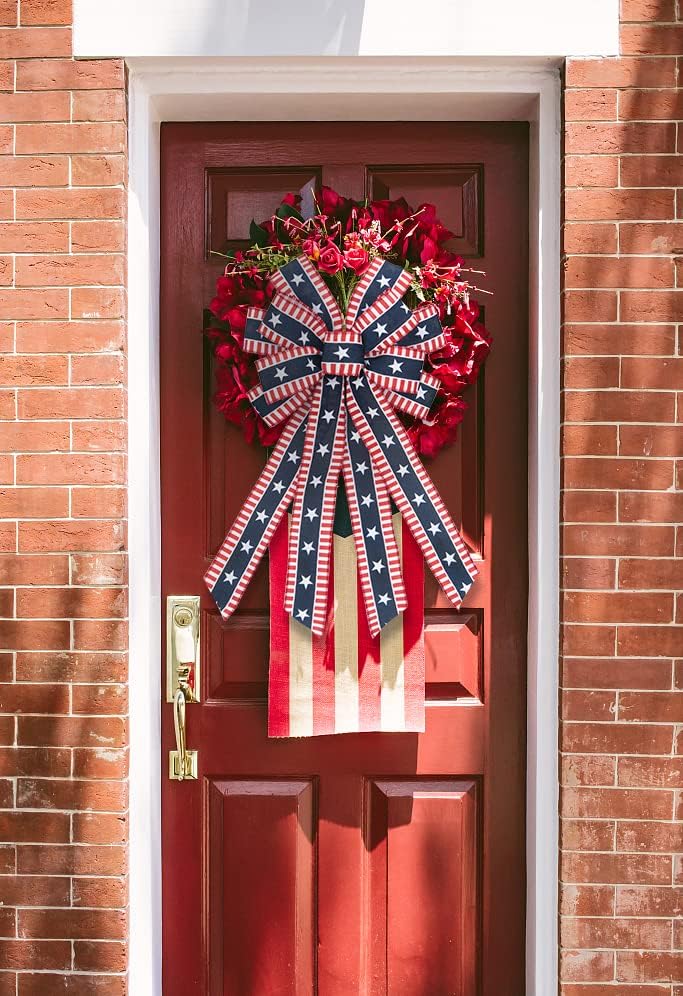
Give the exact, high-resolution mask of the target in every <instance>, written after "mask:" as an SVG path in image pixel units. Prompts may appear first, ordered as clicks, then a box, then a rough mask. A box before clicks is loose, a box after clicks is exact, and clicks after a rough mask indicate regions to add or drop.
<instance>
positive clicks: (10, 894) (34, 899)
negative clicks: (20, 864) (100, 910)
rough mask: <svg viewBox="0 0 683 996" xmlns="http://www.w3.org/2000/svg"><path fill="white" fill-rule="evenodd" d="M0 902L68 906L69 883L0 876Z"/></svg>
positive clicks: (50, 878)
mask: <svg viewBox="0 0 683 996" xmlns="http://www.w3.org/2000/svg"><path fill="white" fill-rule="evenodd" d="M0 902H1V903H2V904H3V905H4V906H70V905H71V882H70V880H69V879H68V878H58V877H57V876H55V875H0ZM0 960H1V956H0Z"/></svg>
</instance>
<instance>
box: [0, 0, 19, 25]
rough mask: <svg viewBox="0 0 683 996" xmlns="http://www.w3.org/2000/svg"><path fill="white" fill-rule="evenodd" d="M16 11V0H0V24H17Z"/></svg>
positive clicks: (17, 6)
mask: <svg viewBox="0 0 683 996" xmlns="http://www.w3.org/2000/svg"><path fill="white" fill-rule="evenodd" d="M18 13H19V4H18V0H0V24H4V25H8V26H13V25H15V24H17V20H18V18H17V15H18Z"/></svg>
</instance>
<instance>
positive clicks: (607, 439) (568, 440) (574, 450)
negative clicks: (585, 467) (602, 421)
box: [562, 423, 617, 456]
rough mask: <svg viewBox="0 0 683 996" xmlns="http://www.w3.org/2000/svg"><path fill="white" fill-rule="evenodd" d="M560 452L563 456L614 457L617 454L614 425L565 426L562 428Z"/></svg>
mask: <svg viewBox="0 0 683 996" xmlns="http://www.w3.org/2000/svg"><path fill="white" fill-rule="evenodd" d="M562 452H563V454H564V456H576V455H581V456H583V455H584V454H586V453H590V454H591V455H592V456H615V455H616V452H617V427H616V425H596V424H594V423H593V424H590V425H579V424H565V425H564V426H563V427H562Z"/></svg>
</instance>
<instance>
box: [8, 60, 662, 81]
mask: <svg viewBox="0 0 683 996" xmlns="http://www.w3.org/2000/svg"><path fill="white" fill-rule="evenodd" d="M45 54H46V55H47V54H48V53H45ZM652 61H654V60H652ZM641 85H642V86H646V85H647V84H646V83H642V84H641ZM657 85H662V86H666V85H667V82H666V81H665V80H664V81H662V82H661V83H659V84H657ZM123 86H124V65H123V61H122V60H120V59H118V60H117V59H87V60H85V59H83V60H81V59H78V60H73V59H64V60H57V59H47V58H44V59H33V60H32V61H30V62H20V63H19V64H18V65H17V90H88V89H98V88H99V89H105V90H107V89H113V88H116V87H123Z"/></svg>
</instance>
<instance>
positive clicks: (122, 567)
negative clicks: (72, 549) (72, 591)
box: [0, 553, 128, 585]
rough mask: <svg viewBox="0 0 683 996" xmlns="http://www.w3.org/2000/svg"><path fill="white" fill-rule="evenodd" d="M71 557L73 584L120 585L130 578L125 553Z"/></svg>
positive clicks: (76, 555)
mask: <svg viewBox="0 0 683 996" xmlns="http://www.w3.org/2000/svg"><path fill="white" fill-rule="evenodd" d="M71 559H72V567H73V577H72V583H73V584H95V585H105V584H116V585H118V584H125V583H126V581H127V579H128V566H127V560H126V557H125V555H123V554H118V553H112V554H107V553H103V554H82V555H78V554H74V555H73V556H72V558H71ZM0 563H1V558H0Z"/></svg>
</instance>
